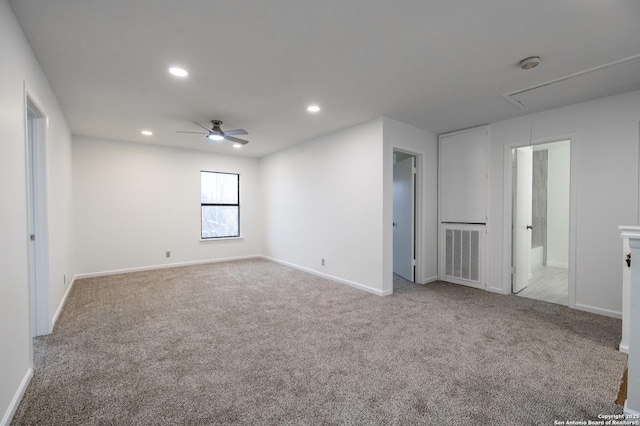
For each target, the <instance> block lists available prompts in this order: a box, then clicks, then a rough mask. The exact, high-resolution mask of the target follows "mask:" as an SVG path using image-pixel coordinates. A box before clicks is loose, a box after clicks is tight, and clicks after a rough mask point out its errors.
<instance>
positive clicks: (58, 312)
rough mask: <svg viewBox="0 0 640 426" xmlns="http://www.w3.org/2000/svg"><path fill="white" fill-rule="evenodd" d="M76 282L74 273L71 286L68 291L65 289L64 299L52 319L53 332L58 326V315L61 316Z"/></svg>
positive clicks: (51, 330) (51, 329)
mask: <svg viewBox="0 0 640 426" xmlns="http://www.w3.org/2000/svg"><path fill="white" fill-rule="evenodd" d="M75 283H76V276H75V275H74V276H73V278H72V279H71V282H70V283H69V287H67V291H65V292H64V296H62V300H61V301H60V305H59V306H58V309H57V310H56V313H55V314H54V315H53V318H52V319H51V328H50V329H49V330H50V332H51V333H53V328H54V327H55V326H56V322H58V317H59V316H60V313H61V312H62V308H64V304H65V303H66V302H67V297H69V293H71V288H72V287H73V285H74V284H75Z"/></svg>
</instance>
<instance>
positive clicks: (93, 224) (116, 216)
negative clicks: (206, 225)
mask: <svg viewBox="0 0 640 426" xmlns="http://www.w3.org/2000/svg"><path fill="white" fill-rule="evenodd" d="M201 170H208V171H217V172H230V173H239V174H240V220H241V225H240V226H241V234H242V237H243V238H242V239H229V240H215V241H212V240H209V241H200V171H201ZM257 172H258V161H257V160H256V159H254V158H246V157H239V156H221V155H214V154H207V153H205V152H200V151H190V150H184V149H176V148H168V147H159V146H153V145H146V144H135V143H128V142H118V141H110V140H102V139H93V138H86V137H75V136H74V138H73V173H74V192H75V219H76V244H75V246H76V259H77V265H78V272H79V273H80V274H83V275H85V274H89V275H91V274H100V273H105V272H110V271H122V270H129V269H141V268H147V267H154V266H166V265H173V264H180V263H193V262H201V261H211V260H221V259H231V258H240V257H250V256H256V255H259V254H260V238H261V232H260V226H261V223H260V214H261V212H260V195H259V182H258V175H257ZM166 251H170V252H171V257H170V258H166V257H165V252H166Z"/></svg>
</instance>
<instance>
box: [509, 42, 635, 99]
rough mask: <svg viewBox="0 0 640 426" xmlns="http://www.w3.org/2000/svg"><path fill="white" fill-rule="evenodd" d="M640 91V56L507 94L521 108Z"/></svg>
mask: <svg viewBox="0 0 640 426" xmlns="http://www.w3.org/2000/svg"><path fill="white" fill-rule="evenodd" d="M638 89H640V55H635V56H630V57H628V58H625V59H622V60H619V61H616V62H611V63H609V64H606V65H602V66H599V67H595V68H591V69H588V70H585V71H581V72H579V73H575V74H571V75H568V76H565V77H561V78H558V79H555V80H551V81H548V82H545V83H541V84H538V85H536V86H532V87H528V88H526V89H522V90H517V91H515V92H510V93H505V94H504V95H502V97H503V98H504V99H506V100H507V101H509V102H510V103H512V104H513V105H515V106H517V107H519V108H532V109H533V108H538V107H540V108H542V107H544V108H553V107H559V106H564V105H570V104H575V103H579V102H585V101H588V100H592V99H598V98H603V97H605V96H612V95H617V94H620V93H626V92H631V91H634V90H638Z"/></svg>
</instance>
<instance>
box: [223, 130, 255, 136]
mask: <svg viewBox="0 0 640 426" xmlns="http://www.w3.org/2000/svg"><path fill="white" fill-rule="evenodd" d="M222 133H224V134H225V136H226V135H231V136H234V135H248V134H249V133H247V131H246V130H245V129H233V130H225V131H223V132H222Z"/></svg>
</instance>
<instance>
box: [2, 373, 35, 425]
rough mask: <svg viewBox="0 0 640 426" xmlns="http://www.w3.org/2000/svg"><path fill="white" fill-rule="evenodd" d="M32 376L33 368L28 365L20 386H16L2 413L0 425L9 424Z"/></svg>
mask: <svg viewBox="0 0 640 426" xmlns="http://www.w3.org/2000/svg"><path fill="white" fill-rule="evenodd" d="M32 377H33V368H31V367H29V369H28V370H27V372H26V373H25V375H24V377H23V378H22V381H21V382H20V386H18V389H17V390H16V393H15V395H13V398H12V399H11V403H10V404H9V407H7V411H6V412H5V413H4V416H2V420H0V426H9V424H10V423H11V420H13V416H14V414H16V410H17V409H18V406H19V405H20V401H22V397H23V396H24V393H25V392H26V391H27V387H28V386H29V382H30V381H31V378H32Z"/></svg>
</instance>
